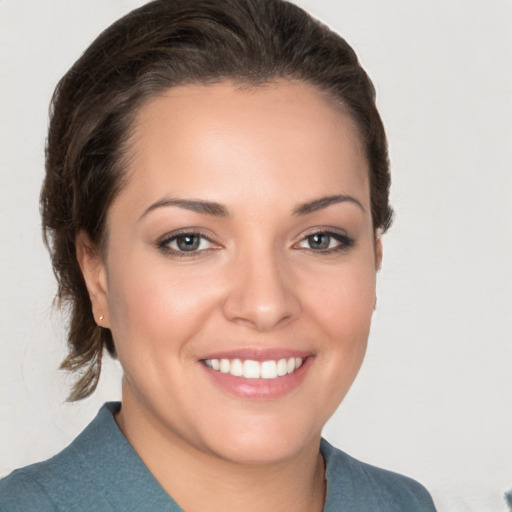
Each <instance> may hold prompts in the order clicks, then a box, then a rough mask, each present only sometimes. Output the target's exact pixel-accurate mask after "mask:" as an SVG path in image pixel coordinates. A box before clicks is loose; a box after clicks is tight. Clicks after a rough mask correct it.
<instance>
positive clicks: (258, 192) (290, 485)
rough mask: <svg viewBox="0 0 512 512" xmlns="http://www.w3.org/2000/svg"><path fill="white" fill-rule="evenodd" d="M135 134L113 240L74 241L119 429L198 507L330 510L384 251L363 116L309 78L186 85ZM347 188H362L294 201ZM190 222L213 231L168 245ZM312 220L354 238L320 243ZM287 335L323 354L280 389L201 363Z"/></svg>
mask: <svg viewBox="0 0 512 512" xmlns="http://www.w3.org/2000/svg"><path fill="white" fill-rule="evenodd" d="M130 151H131V153H130V155H129V156H130V159H129V161H130V164H129V168H128V169H127V173H128V177H129V179H128V180H127V184H126V185H125V186H124V188H123V189H122V190H121V192H120V193H119V195H118V197H117V198H116V200H115V201H114V203H113V205H112V207H111V209H110V211H109V215H108V219H107V227H108V242H107V248H106V250H105V251H104V252H103V253H100V252H99V251H96V250H95V248H94V247H93V246H92V245H91V244H90V242H89V240H88V239H87V236H86V235H84V234H81V235H80V236H79V239H78V252H77V254H78V258H79V261H80V264H81V267H82V270H83V272H84V277H85V279H86V283H87V286H88V289H89V292H90V296H91V301H92V304H93V310H94V313H95V317H96V318H99V317H100V315H103V316H104V318H103V320H101V322H99V323H100V324H101V325H102V326H103V327H108V328H110V329H111V330H112V333H113V337H114V340H115V344H116V349H117V352H118V357H119V360H120V362H121V365H122V367H123V370H124V379H123V397H122V409H121V412H120V413H119V415H118V417H117V418H116V419H117V422H118V424H119V426H120V428H121V430H122V431H123V432H124V434H125V435H126V437H127V438H128V440H129V441H130V442H131V444H132V445H133V447H134V448H135V450H136V451H137V452H138V454H139V455H140V456H141V458H142V459H143V460H144V462H145V463H146V465H147V466H148V468H149V469H150V471H151V472H152V473H153V475H154V476H155V477H156V478H157V480H158V481H159V482H160V483H161V485H162V486H163V487H164V488H165V489H166V490H167V491H168V492H169V493H170V494H171V495H172V496H173V497H174V498H175V499H176V501H177V502H178V503H179V504H180V505H181V506H182V507H183V508H184V509H185V510H187V511H188V512H193V511H199V510H209V511H216V510H236V509H237V508H236V507H240V508H241V509H243V510H245V511H251V510H259V511H264V510H294V511H301V510H304V511H306V510H307V511H309V512H311V511H315V510H318V511H320V510H322V506H323V501H324V497H325V482H324V465H323V459H322V457H321V455H320V454H319V442H320V436H321V430H322V427H323V426H324V424H325V422H326V421H327V419H328V418H329V417H330V416H331V414H332V413H333V412H334V410H335V409H336V407H337V406H338V405H339V403H340V402H341V400H342V399H343V398H344V396H345V394H346V393H347V391H348V389H349V388H350V386H351V384H352V382H353V380H354V378H355V376H356V374H357V372H358V370H359V368H360V365H361V363H362V361H363V357H364V353H365V349H366V344H367V339H368V333H369V328H370V321H371V316H372V312H373V309H374V305H375V275H376V270H377V268H378V266H379V264H380V258H381V256H380V254H381V246H380V240H377V241H376V237H375V233H374V229H373V226H372V220H371V213H370V196H369V182H368V166H367V162H366V159H365V157H364V153H363V150H362V147H361V144H360V141H359V138H358V135H357V131H356V128H355V126H354V124H353V122H352V121H351V119H350V118H349V117H348V116H347V115H345V114H344V113H343V112H342V111H341V110H340V109H339V108H337V107H335V106H334V104H333V103H332V102H331V101H330V100H328V99H327V98H326V97H325V96H323V95H321V94H320V93H319V92H318V91H316V90H315V89H314V88H312V87H311V86H308V85H306V84H302V83H298V82H288V81H280V82H276V83H273V84H267V85H265V86H259V87H250V88H241V87H237V86H234V85H232V84H229V83H221V84H216V85H209V86H199V85H198V86H183V87H177V88H173V89H171V90H169V91H167V92H166V93H165V94H163V95H162V96H160V97H158V98H155V99H153V100H152V101H151V102H149V103H148V104H146V105H145V106H144V107H143V108H142V109H141V111H140V113H139V115H138V119H137V122H136V125H135V127H134V130H133V133H132V140H131V146H130ZM334 195H343V196H349V197H350V198H352V199H353V200H347V201H342V202H336V201H334V202H332V203H331V204H325V205H324V206H323V207H319V208H317V209H316V210H315V211H313V212H310V213H303V214H302V215H298V214H297V212H296V210H297V208H298V207H299V206H300V205H303V204H305V203H311V202H312V201H315V200H317V199H320V198H325V197H332V196H334ZM170 198H172V199H179V200H191V199H192V200H201V201H209V202H215V203H216V204H219V205H221V206H222V208H224V209H225V210H226V211H227V212H225V213H227V215H224V216H220V215H212V214H211V213H204V212H198V211H191V210H190V209H189V208H188V207H184V206H183V204H182V205H179V204H164V205H162V204H161V202H162V201H168V200H169V199H170ZM159 202H160V203H159ZM158 204H160V205H158ZM190 228H193V229H192V231H193V232H199V233H201V234H202V235H204V236H206V237H208V239H209V241H208V240H202V242H201V245H200V246H199V247H198V249H197V250H195V251H192V252H181V253H180V254H181V255H182V257H179V256H178V255H177V253H176V251H177V250H178V249H179V246H178V245H177V241H176V240H174V241H172V240H171V242H169V243H168V244H167V249H164V248H163V247H160V246H161V245H162V240H165V239H166V238H169V236H172V235H173V234H175V233H176V231H177V230H183V229H188V230H189V231H190ZM314 232H322V233H325V232H334V233H336V234H337V235H340V236H338V238H340V239H341V240H342V241H339V240H336V239H335V238H334V237H333V236H331V238H330V239H329V238H328V239H327V240H328V241H329V244H328V245H329V248H328V249H319V248H318V247H317V246H316V245H314V244H313V246H312V244H311V241H312V239H311V237H310V238H308V236H310V235H311V234H312V233H314ZM324 236H326V235H324ZM347 238H349V239H351V240H352V241H353V243H352V245H350V243H348V242H347V241H346V239H347ZM180 240H183V239H180ZM323 240H326V239H325V238H323ZM159 244H160V246H159ZM169 248H170V250H169ZM173 249H174V252H173ZM273 348H278V349H286V350H288V349H290V350H300V351H304V352H305V353H307V354H309V355H310V357H309V359H308V361H309V362H308V368H307V371H306V372H305V376H304V378H303V379H302V380H301V382H300V384H299V385H298V387H296V388H294V389H293V390H292V391H291V392H289V393H286V394H285V395H284V396H281V397H277V398H272V399H265V398H247V397H240V396H237V395H236V394H233V393H230V392H229V391H227V390H226V389H223V388H222V387H219V386H218V385H217V384H216V383H215V382H214V380H212V379H211V378H210V375H209V374H208V370H207V369H206V368H205V366H204V364H203V363H202V362H201V360H202V359H203V358H205V357H206V355H208V354H211V353H217V352H224V351H230V350H233V349H237V350H238V349H251V350H254V351H258V350H265V349H273ZM176 468H179V475H180V477H179V479H176V478H175V474H176ZM197 482H201V485H199V486H198V485H197Z"/></svg>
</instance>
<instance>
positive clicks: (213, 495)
mask: <svg viewBox="0 0 512 512" xmlns="http://www.w3.org/2000/svg"><path fill="white" fill-rule="evenodd" d="M133 412H134V411H131V410H130V406H129V404H126V403H125V402H123V407H122V410H121V412H120V413H119V414H118V416H117V417H116V421H117V423H118V425H119V427H120V429H121V430H122V432H123V433H124V435H125V436H126V437H127V439H128V441H130V443H131V444H132V446H133V448H134V449H135V451H136V452H137V453H138V455H139V456H140V457H141V459H142V460H143V461H144V463H145V464H146V466H147V467H148V469H149V471H150V472H151V473H152V474H153V476H154V477H155V479H156V480H157V481H158V482H159V483H160V485H161V486H162V487H163V488H164V489H165V490H166V491H167V493H168V494H169V495H170V496H172V497H173V499H174V500H175V501H176V502H177V503H178V504H179V505H180V507H181V508H183V510H185V511H186V512H200V511H201V512H202V511H204V510H208V511H209V512H221V511H222V512H225V511H226V510H244V512H253V511H254V512H256V511H258V512H266V511H269V512H270V511H275V510H293V511H294V512H321V511H322V509H323V504H324V499H325V468H324V461H323V457H322V456H321V454H320V437H319V436H318V437H317V438H315V439H314V440H312V441H311V442H310V443H308V444H307V445H306V446H304V447H303V448H302V449H301V450H300V451H299V452H298V453H296V454H294V455H292V456H291V457H290V458H288V459H286V460H284V461H278V462H269V463H259V464H240V463H235V462H232V461H229V460H224V459H222V458H220V457H218V456H216V455H215V454H211V453H205V452H204V451H201V450H199V449H196V448H194V447H192V446H191V445H190V444H189V443H188V442H186V441H185V440H184V439H182V438H180V437H179V436H177V435H174V434H172V433H170V432H169V431H168V430H167V429H165V428H164V427H163V426H162V425H159V424H156V423H154V422H152V421H151V419H150V418H149V417H148V416H147V415H145V414H144V413H142V414H133ZM140 412H142V411H140Z"/></svg>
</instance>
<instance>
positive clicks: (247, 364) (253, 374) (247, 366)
mask: <svg viewBox="0 0 512 512" xmlns="http://www.w3.org/2000/svg"><path fill="white" fill-rule="evenodd" d="M260 376H261V368H260V364H259V363H258V361H251V360H250V359H248V360H247V361H244V377H245V378H246V379H259V378H260Z"/></svg>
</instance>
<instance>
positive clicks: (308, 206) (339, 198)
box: [293, 195, 366, 215]
mask: <svg viewBox="0 0 512 512" xmlns="http://www.w3.org/2000/svg"><path fill="white" fill-rule="evenodd" d="M347 201H348V202H350V203H353V204H355V205H356V206H358V207H359V208H360V209H361V210H362V211H363V212H365V211H366V210H365V209H364V207H363V205H362V204H361V203H360V201H358V200H357V199H356V198H355V197H352V196H346V195H335V196H327V197H321V198H320V199H315V200H314V201H310V202H308V203H304V204H301V205H300V206H297V208H295V210H293V214H294V215H308V214H310V213H313V212H317V211H318V210H323V209H324V208H327V207H328V206H331V205H332V204H338V203H345V202H347Z"/></svg>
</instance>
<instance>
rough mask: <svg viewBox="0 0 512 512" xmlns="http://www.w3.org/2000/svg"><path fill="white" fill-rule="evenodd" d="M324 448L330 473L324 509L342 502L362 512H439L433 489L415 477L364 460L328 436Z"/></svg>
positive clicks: (327, 472) (330, 509)
mask: <svg viewBox="0 0 512 512" xmlns="http://www.w3.org/2000/svg"><path fill="white" fill-rule="evenodd" d="M321 450H322V454H323V456H324V459H325V461H326V476H327V498H326V506H325V509H324V512H331V511H332V512H334V511H336V510H339V506H340V504H343V505H344V506H345V507H346V509H347V510H349V511H351V510H354V511H355V510H357V511H358V512H363V511H368V512H370V511H371V512H377V511H378V512H402V511H403V512H406V511H411V510H414V511H415V512H435V506H434V503H433V501H432V498H431V496H430V494H429V492H428V491H427V490H426V489H425V487H423V486H422V485H421V484H420V483H418V482H416V481H415V480H413V479H411V478H408V477H406V476H403V475H399V474H398V473H393V472H392V471H387V470H384V469H380V468H376V467H374V466H371V465H369V464H365V463H364V462H360V461H358V460H356V459H354V458H353V457H351V456H350V455H347V454H346V453H344V452H342V451H340V450H338V449H336V448H334V447H333V446H331V445H330V444H329V443H328V442H327V441H325V440H322V445H321ZM351 507H352V508H351Z"/></svg>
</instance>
